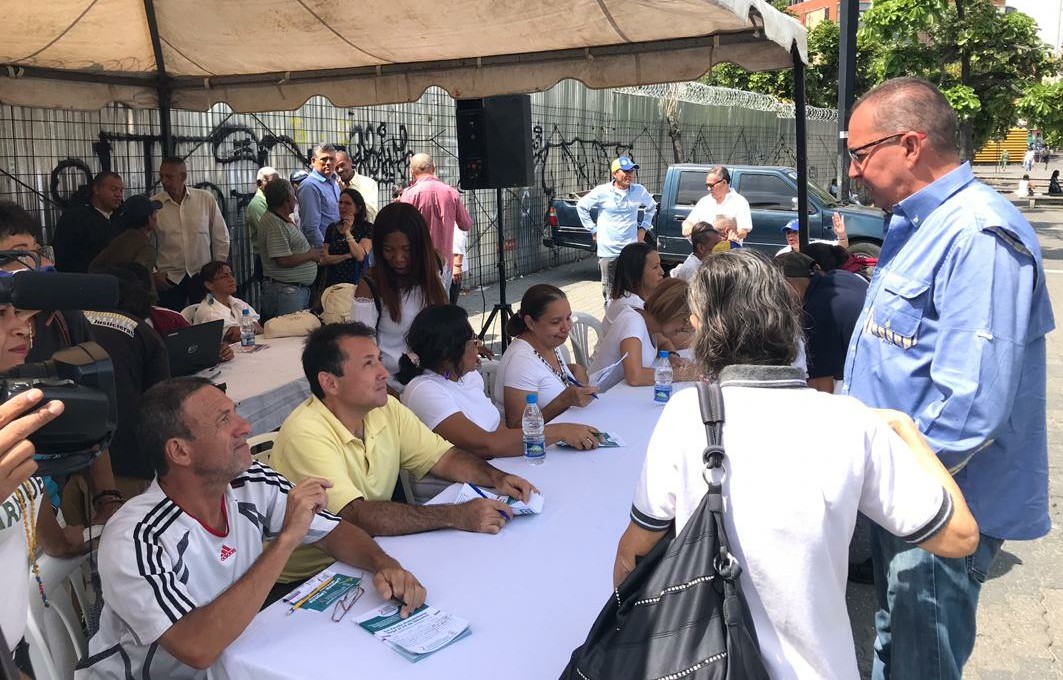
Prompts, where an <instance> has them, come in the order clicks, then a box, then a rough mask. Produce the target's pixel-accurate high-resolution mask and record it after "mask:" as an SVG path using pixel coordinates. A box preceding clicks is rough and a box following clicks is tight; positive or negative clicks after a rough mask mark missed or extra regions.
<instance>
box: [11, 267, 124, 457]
mask: <svg viewBox="0 0 1063 680" xmlns="http://www.w3.org/2000/svg"><path fill="white" fill-rule="evenodd" d="M25 258H33V259H35V260H37V264H38V265H39V260H38V259H37V258H38V255H37V254H36V253H31V252H28V251H0V261H3V260H19V261H22V260H23V259H25ZM117 300H118V281H117V280H116V279H115V278H114V277H113V276H102V275H96V274H65V273H59V272H39V271H32V270H27V271H21V272H17V273H15V274H13V275H8V276H0V305H7V304H10V305H12V306H14V307H15V308H17V309H24V310H41V311H44V312H50V311H54V310H57V309H79V310H92V309H95V310H99V309H111V308H113V307H114V305H115V304H116V302H117ZM34 387H36V388H38V389H40V390H41V391H42V392H44V399H42V400H41V404H45V403H47V402H48V401H49V400H52V399H57V400H59V401H62V402H63V404H64V405H65V409H64V410H63V413H62V414H61V415H60V416H59V417H57V418H56V419H55V420H53V421H51V422H50V423H48V424H47V425H45V426H44V427H42V428H40V429H39V430H37V431H36V432H35V433H34V434H32V435H30V438H29V439H30V441H31V442H32V443H33V445H34V447H35V448H36V455H35V456H34V458H35V460H36V461H37V466H38V472H37V474H40V475H58V474H68V473H70V472H73V471H75V470H79V469H81V468H84V467H86V466H88V465H89V464H90V463H91V462H92V461H93V460H95V459H96V457H97V456H99V455H100V452H102V451H103V450H104V449H106V448H107V446H108V445H109V444H110V442H111V437H112V436H113V435H114V431H115V428H116V427H117V424H118V400H117V397H116V395H115V387H114V365H113V364H112V363H111V358H110V357H109V356H108V355H107V352H105V351H104V349H103V348H102V347H100V346H99V345H98V344H96V343H94V342H86V343H82V344H80V345H75V346H74V347H68V348H66V349H61V350H59V351H58V352H56V353H55V354H54V355H52V357H51V358H50V359H48V360H47V361H41V362H37V363H31V364H23V365H21V366H16V367H15V368H13V369H11V370H10V371H7V372H5V373H3V374H0V401H6V400H7V399H10V398H11V397H13V396H15V395H16V394H19V393H20V392H25V391H26V390H29V389H32V388H34Z"/></svg>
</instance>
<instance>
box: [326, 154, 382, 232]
mask: <svg viewBox="0 0 1063 680" xmlns="http://www.w3.org/2000/svg"><path fill="white" fill-rule="evenodd" d="M336 179H337V181H338V182H339V185H340V188H341V189H354V190H355V191H357V192H358V193H360V194H361V195H362V198H363V199H365V219H367V220H369V221H370V222H376V213H377V210H379V209H380V208H379V206H378V204H379V202H380V190H379V188H378V187H377V183H376V180H375V179H373V178H372V177H366V176H365V175H359V174H358V172H357V171H355V169H354V161H353V160H352V159H351V155H350V154H349V153H347V152H346V151H337V152H336Z"/></svg>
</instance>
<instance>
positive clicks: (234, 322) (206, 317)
mask: <svg viewBox="0 0 1063 680" xmlns="http://www.w3.org/2000/svg"><path fill="white" fill-rule="evenodd" d="M245 309H246V310H247V315H248V316H250V317H251V318H252V319H253V320H255V321H258V312H256V311H255V308H254V307H252V306H251V305H249V304H247V303H246V302H244V301H243V300H241V299H240V298H238V297H236V296H235V295H230V296H229V304H228V306H226V305H223V304H222V303H221V302H220V301H219V300H218V299H216V298H215V297H214V296H213V295H210V294H208V295H207V297H205V298H203V302H200V303H199V304H198V305H196V313H195V314H193V315H192V323H193V324H196V325H198V324H201V323H209V322H211V321H217V320H218V319H221V320H222V321H224V322H225V327H226V328H228V327H229V326H239V325H240V321H241V319H243V315H244V310H245Z"/></svg>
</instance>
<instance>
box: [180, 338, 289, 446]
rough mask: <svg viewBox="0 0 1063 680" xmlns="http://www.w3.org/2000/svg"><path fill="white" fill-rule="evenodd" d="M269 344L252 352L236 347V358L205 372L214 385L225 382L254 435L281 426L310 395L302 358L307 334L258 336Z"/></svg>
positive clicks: (260, 341) (257, 340) (261, 343)
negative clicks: (245, 351) (295, 336)
mask: <svg viewBox="0 0 1063 680" xmlns="http://www.w3.org/2000/svg"><path fill="white" fill-rule="evenodd" d="M255 340H256V342H257V343H258V344H260V345H268V347H266V348H264V349H260V350H258V351H256V352H252V353H250V354H244V353H243V352H241V351H240V350H239V346H238V345H237V346H234V347H233V349H234V350H236V358H234V359H233V360H232V361H227V362H225V363H223V364H221V365H220V366H219V367H218V368H217V369H213V370H211V371H204V372H203V373H201V375H206V376H207V377H209V378H210V380H211V382H213V383H215V384H222V383H224V384H225V393H226V394H227V395H228V396H229V398H230V399H232V400H233V402H235V403H236V412H237V413H239V414H240V417H242V418H243V419H244V420H247V421H248V422H249V423H251V434H252V435H256V434H262V433H264V432H270V431H271V430H275V429H277V428H278V427H280V426H281V423H283V422H284V419H285V418H287V417H288V414H289V413H291V412H292V410H293V409H294V408H295V407H296V406H298V405H299V404H300V402H302V401H303V400H304V399H306V398H307V397H309V396H310V385H309V384H308V383H307V382H306V377H305V376H304V375H303V364H302V361H301V357H302V353H303V342H304V341H305V340H306V338H305V337H297V338H265V337H263V336H261V335H260V336H258V337H257V338H255Z"/></svg>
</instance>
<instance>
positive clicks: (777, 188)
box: [737, 172, 797, 211]
mask: <svg viewBox="0 0 1063 680" xmlns="http://www.w3.org/2000/svg"><path fill="white" fill-rule="evenodd" d="M737 191H738V193H740V194H742V197H743V198H745V199H746V200H747V201H749V207H750V208H752V209H753V210H758V209H759V210H786V211H790V210H793V209H794V207H793V205H794V204H793V199H796V198H797V189H795V188H794V187H792V186H790V184H789V183H787V182H786V181H784V180H783V179H782V178H780V177H778V176H776V175H764V174H761V173H749V172H744V173H742V177H741V183H740V185H739V187H738V189H737Z"/></svg>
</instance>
